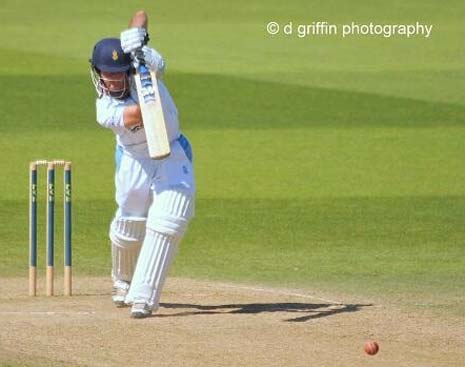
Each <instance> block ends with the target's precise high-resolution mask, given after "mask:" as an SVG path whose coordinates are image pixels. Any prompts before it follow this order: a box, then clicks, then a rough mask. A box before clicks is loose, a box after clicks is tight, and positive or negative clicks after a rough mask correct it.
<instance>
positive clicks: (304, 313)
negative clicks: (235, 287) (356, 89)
mask: <svg viewBox="0 0 465 367" xmlns="http://www.w3.org/2000/svg"><path fill="white" fill-rule="evenodd" d="M160 306H161V307H164V308H167V309H175V310H176V309H191V311H182V312H178V313H174V314H169V315H166V314H165V315H160V314H155V315H154V316H153V317H180V316H197V315H224V314H230V315H231V314H233V315H238V314H246V315H252V314H261V313H273V312H283V313H290V314H299V316H297V315H294V317H291V318H287V319H284V320H283V321H286V322H305V321H309V320H314V319H319V318H322V317H328V316H334V315H337V314H341V313H351V312H358V311H361V310H362V308H364V307H370V306H373V305H372V304H337V303H246V304H229V305H214V306H208V305H195V304H183V303H162V304H160Z"/></svg>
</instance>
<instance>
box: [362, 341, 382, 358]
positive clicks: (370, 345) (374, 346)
mask: <svg viewBox="0 0 465 367" xmlns="http://www.w3.org/2000/svg"><path fill="white" fill-rule="evenodd" d="M363 349H364V350H365V353H366V354H369V355H370V356H374V355H375V354H376V353H378V351H379V345H378V343H377V342H374V341H367V342H366V343H365V346H364V347H363Z"/></svg>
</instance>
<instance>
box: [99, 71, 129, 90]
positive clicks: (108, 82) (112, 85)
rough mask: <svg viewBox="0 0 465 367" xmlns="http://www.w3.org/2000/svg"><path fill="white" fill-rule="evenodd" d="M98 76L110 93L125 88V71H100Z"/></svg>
mask: <svg viewBox="0 0 465 367" xmlns="http://www.w3.org/2000/svg"><path fill="white" fill-rule="evenodd" d="M100 78H101V79H102V82H103V84H104V85H105V87H106V88H107V89H108V91H109V92H110V93H111V92H121V91H122V90H125V89H126V86H127V78H128V76H127V74H126V73H125V72H122V73H109V72H105V71H102V72H101V73H100Z"/></svg>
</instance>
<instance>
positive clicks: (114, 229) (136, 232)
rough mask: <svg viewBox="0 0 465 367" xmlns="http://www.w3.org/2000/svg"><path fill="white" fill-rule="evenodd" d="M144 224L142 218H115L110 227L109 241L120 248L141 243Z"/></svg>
mask: <svg viewBox="0 0 465 367" xmlns="http://www.w3.org/2000/svg"><path fill="white" fill-rule="evenodd" d="M145 224H146V218H144V217H115V218H114V219H113V221H112V223H111V226H110V239H111V241H112V242H113V243H115V244H117V245H118V246H121V247H125V246H130V245H132V244H133V243H134V242H139V243H141V242H142V241H143V240H144V236H145Z"/></svg>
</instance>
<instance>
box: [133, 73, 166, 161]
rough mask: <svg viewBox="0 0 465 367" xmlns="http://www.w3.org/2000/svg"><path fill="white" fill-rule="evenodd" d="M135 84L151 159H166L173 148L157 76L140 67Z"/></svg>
mask: <svg viewBox="0 0 465 367" xmlns="http://www.w3.org/2000/svg"><path fill="white" fill-rule="evenodd" d="M135 82H136V88H137V94H138V97H139V105H140V109H141V114H142V121H143V122H144V129H145V135H146V137H147V145H148V149H149V155H150V158H152V159H163V158H166V157H168V156H169V155H170V154H171V148H170V142H169V138H168V132H167V129H166V122H165V116H164V113H163V108H162V103H161V99H160V91H159V89H158V81H157V78H156V75H155V73H154V72H151V71H149V70H148V69H147V67H145V66H144V65H140V66H139V68H138V70H137V73H136V75H135Z"/></svg>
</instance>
